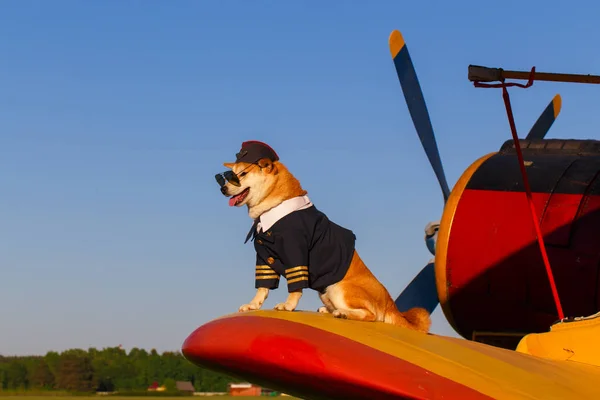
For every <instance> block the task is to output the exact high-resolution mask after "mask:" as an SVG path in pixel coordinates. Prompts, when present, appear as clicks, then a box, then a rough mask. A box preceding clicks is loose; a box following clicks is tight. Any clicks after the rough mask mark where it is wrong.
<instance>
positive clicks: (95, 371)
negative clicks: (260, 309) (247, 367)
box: [0, 347, 232, 392]
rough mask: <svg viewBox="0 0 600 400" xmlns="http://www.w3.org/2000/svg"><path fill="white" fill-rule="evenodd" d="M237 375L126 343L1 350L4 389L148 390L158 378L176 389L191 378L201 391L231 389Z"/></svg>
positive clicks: (0, 383)
mask: <svg viewBox="0 0 600 400" xmlns="http://www.w3.org/2000/svg"><path fill="white" fill-rule="evenodd" d="M231 379H232V378H230V377H228V376H226V375H223V374H219V373H216V372H213V371H210V370H207V369H204V368H199V367H197V366H195V365H194V364H192V363H190V362H189V361H188V360H186V359H185V357H183V355H182V354H181V353H180V352H172V351H166V352H163V353H162V354H160V353H158V352H157V351H156V349H151V350H150V351H146V350H144V349H140V348H133V349H131V351H130V352H129V354H127V352H125V351H124V350H123V349H122V348H120V347H108V348H104V349H96V348H89V349H87V350H83V349H69V350H65V351H63V352H61V353H58V352H55V351H50V352H48V353H47V354H46V355H45V356H26V357H3V356H1V355H0V389H36V388H37V389H47V390H50V389H58V390H65V391H71V392H93V391H95V390H97V391H107V392H110V391H116V390H118V391H121V392H126V391H130V390H131V391H140V390H141V391H145V390H146V389H147V388H148V386H150V385H151V384H152V383H153V382H159V383H162V384H165V385H166V386H168V388H169V389H172V390H173V389H175V382H176V381H179V380H181V381H190V382H192V384H193V385H194V388H195V389H196V390H198V391H225V390H226V388H227V383H228V382H230V381H231Z"/></svg>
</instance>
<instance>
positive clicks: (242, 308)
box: [238, 304, 258, 312]
mask: <svg viewBox="0 0 600 400" xmlns="http://www.w3.org/2000/svg"><path fill="white" fill-rule="evenodd" d="M250 310H258V306H256V304H244V305H243V306H240V308H238V312H244V311H250Z"/></svg>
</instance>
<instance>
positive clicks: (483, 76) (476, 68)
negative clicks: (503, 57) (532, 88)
mask: <svg viewBox="0 0 600 400" xmlns="http://www.w3.org/2000/svg"><path fill="white" fill-rule="evenodd" d="M530 74H531V71H507V70H504V69H502V68H489V67H482V66H480V65H469V80H470V81H471V82H476V81H477V82H494V81H500V82H501V81H504V80H505V79H522V80H525V81H527V80H529V76H530ZM534 80H536V81H550V82H569V83H592V84H600V76H599V75H589V74H588V75H582V74H560V73H553V72H537V71H536V73H535V77H534Z"/></svg>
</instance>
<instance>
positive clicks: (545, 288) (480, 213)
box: [182, 30, 600, 400]
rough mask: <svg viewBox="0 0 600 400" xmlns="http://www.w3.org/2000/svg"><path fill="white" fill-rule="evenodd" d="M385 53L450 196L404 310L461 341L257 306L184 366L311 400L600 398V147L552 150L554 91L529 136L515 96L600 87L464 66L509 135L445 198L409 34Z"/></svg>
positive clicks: (193, 346)
mask: <svg viewBox="0 0 600 400" xmlns="http://www.w3.org/2000/svg"><path fill="white" fill-rule="evenodd" d="M388 44H389V47H390V52H391V55H392V59H393V62H394V66H395V69H396V72H397V75H398V79H399V81H400V85H401V89H402V91H403V94H404V98H405V101H406V103H407V106H408V110H409V113H410V116H411V118H412V121H413V124H414V126H415V129H416V131H417V133H418V135H419V137H420V139H421V143H422V145H423V147H424V150H425V152H426V154H427V157H428V159H429V161H430V163H431V165H432V168H433V171H434V173H435V175H436V177H437V179H438V182H439V185H440V188H441V190H442V195H443V198H444V207H443V212H442V215H441V219H440V220H439V221H435V222H430V223H428V224H427V225H426V228H425V242H426V246H427V248H428V249H429V251H430V252H431V253H432V255H433V259H432V260H430V262H429V263H427V265H426V266H425V267H424V268H423V269H422V270H421V271H420V272H419V273H418V274H417V275H416V276H415V278H414V279H413V280H412V281H411V282H410V283H409V285H408V286H407V287H406V289H405V290H404V291H403V292H402V293H401V294H400V295H399V296H398V298H397V299H396V305H397V306H398V308H399V309H400V311H403V310H406V309H408V308H411V307H414V306H421V307H425V308H426V309H428V310H429V311H430V312H433V311H434V310H435V308H436V307H437V305H438V304H439V305H440V306H441V309H442V311H443V313H444V316H445V317H446V319H447V320H448V322H449V323H450V325H451V326H452V327H453V329H454V330H455V331H456V332H457V333H458V334H459V335H460V336H461V337H462V338H454V337H449V336H443V335H437V334H433V333H428V334H423V333H420V332H415V331H412V330H410V329H405V328H400V327H395V326H392V325H389V324H385V323H382V322H381V323H380V322H361V321H351V320H342V319H336V318H334V317H332V316H331V315H330V314H320V313H318V312H309V311H295V312H281V311H274V310H273V311H271V310H258V311H250V312H245V313H232V314H229V315H224V316H221V317H219V318H216V319H214V320H212V321H209V322H207V323H205V324H203V325H201V326H200V327H198V328H197V329H196V330H194V331H193V332H192V333H191V334H189V335H188V336H187V338H186V339H185V341H184V342H183V345H182V353H183V355H184V356H185V357H186V359H188V360H189V361H190V362H191V363H193V364H195V365H197V366H201V367H204V368H209V369H211V370H214V371H218V372H223V373H226V374H228V375H230V376H234V377H239V378H240V379H244V380H247V381H250V382H253V383H255V384H259V385H262V386H264V387H269V388H271V389H274V390H278V391H281V392H285V393H286V394H289V395H293V396H297V397H300V398H303V399H544V400H548V399H598V398H600V385H595V382H596V379H600V368H598V367H600V346H597V345H595V343H596V338H597V337H599V336H600V312H599V311H600V294H599V291H598V289H599V287H600V274H599V263H600V245H598V238H600V174H599V172H600V141H597V140H579V139H546V138H545V136H546V133H547V132H548V130H549V129H550V127H551V126H552V124H553V123H554V121H555V120H556V118H557V116H558V115H559V113H560V110H561V104H562V100H561V97H560V95H556V96H555V97H554V98H553V99H552V101H551V102H550V104H549V105H548V106H547V107H546V108H545V110H544V111H543V112H542V114H541V115H540V117H539V118H538V120H537V121H536V123H535V124H534V125H533V127H532V128H531V129H530V131H529V133H528V134H527V136H526V138H525V139H519V137H518V135H517V131H516V128H515V124H514V118H513V117H512V108H511V104H510V97H509V95H508V90H507V87H510V86H520V87H523V88H527V87H530V86H531V85H532V84H533V82H534V81H540V80H542V81H544V80H545V81H555V82H580V83H600V77H598V76H592V75H572V74H552V73H539V72H536V71H535V68H533V69H532V70H531V71H529V72H527V71H505V70H503V69H500V68H487V67H481V66H475V65H471V66H469V80H470V81H472V82H473V84H474V86H475V87H495V88H501V89H502V93H503V98H504V101H505V106H506V111H507V116H508V119H509V123H510V127H511V134H512V139H509V140H507V141H505V142H504V143H503V144H502V145H501V147H500V149H499V150H498V151H495V152H492V153H490V154H486V155H483V156H481V157H480V158H479V159H477V160H475V161H474V162H473V163H472V164H471V165H470V166H469V167H468V168H467V169H466V170H465V171H464V172H463V174H462V175H461V176H460V178H459V179H458V181H457V182H456V184H455V185H454V187H453V188H452V191H450V189H449V187H448V184H447V182H446V178H445V175H444V171H443V167H442V163H441V160H440V156H439V153H438V149H437V144H436V140H435V135H434V132H433V128H432V125H431V122H430V118H429V114H428V111H427V107H426V103H425V100H424V98H423V94H422V91H421V88H420V85H419V82H418V79H417V76H416V72H415V70H414V66H413V64H412V60H411V57H410V54H409V52H408V48H407V46H406V43H405V41H404V38H403V36H402V34H401V33H400V32H399V31H397V30H395V31H393V32H392V33H391V35H390V37H389V40H388ZM506 79H523V80H527V81H528V83H527V84H518V83H514V82H510V83H507V82H506ZM490 82H500V83H490Z"/></svg>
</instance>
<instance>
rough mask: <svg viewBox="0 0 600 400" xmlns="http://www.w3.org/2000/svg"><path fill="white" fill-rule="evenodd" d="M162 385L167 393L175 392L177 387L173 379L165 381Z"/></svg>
mask: <svg viewBox="0 0 600 400" xmlns="http://www.w3.org/2000/svg"><path fill="white" fill-rule="evenodd" d="M163 385H165V388H166V389H167V391H169V392H174V391H175V390H177V386H176V385H175V379H173V378H167V379H165V381H164V382H163Z"/></svg>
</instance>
